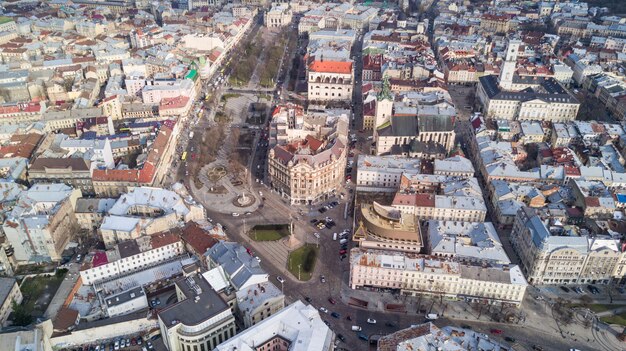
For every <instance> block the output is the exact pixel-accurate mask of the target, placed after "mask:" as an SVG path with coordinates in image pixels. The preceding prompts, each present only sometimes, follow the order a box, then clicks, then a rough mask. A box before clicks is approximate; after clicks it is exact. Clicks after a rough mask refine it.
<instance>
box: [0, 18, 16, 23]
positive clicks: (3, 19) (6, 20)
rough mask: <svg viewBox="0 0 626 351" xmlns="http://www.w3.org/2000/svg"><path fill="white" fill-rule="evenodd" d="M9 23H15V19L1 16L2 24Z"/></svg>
mask: <svg viewBox="0 0 626 351" xmlns="http://www.w3.org/2000/svg"><path fill="white" fill-rule="evenodd" d="M8 22H13V18H11V17H7V16H0V24H5V23H8Z"/></svg>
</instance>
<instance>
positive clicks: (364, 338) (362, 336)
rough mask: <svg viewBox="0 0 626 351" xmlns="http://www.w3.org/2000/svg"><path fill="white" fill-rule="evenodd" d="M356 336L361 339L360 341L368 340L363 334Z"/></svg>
mask: <svg viewBox="0 0 626 351" xmlns="http://www.w3.org/2000/svg"><path fill="white" fill-rule="evenodd" d="M357 335H358V337H359V339H361V340H365V341H368V340H369V338H368V337H367V335H365V334H363V333H359V334H357Z"/></svg>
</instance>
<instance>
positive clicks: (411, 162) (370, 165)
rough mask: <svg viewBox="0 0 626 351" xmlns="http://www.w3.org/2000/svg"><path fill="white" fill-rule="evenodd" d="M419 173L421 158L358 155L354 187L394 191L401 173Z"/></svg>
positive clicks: (362, 189)
mask: <svg viewBox="0 0 626 351" xmlns="http://www.w3.org/2000/svg"><path fill="white" fill-rule="evenodd" d="M435 165H437V161H435ZM435 167H436V166H435ZM420 173H421V160H420V159H417V158H402V157H399V156H395V155H394V156H373V155H359V156H358V160H357V176H356V187H357V190H358V191H376V192H378V191H384V192H390V191H396V190H397V189H398V186H399V185H400V179H401V178H402V175H403V174H405V175H413V174H420Z"/></svg>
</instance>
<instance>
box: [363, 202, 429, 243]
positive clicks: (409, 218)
mask: <svg viewBox="0 0 626 351" xmlns="http://www.w3.org/2000/svg"><path fill="white" fill-rule="evenodd" d="M361 225H362V226H363V229H365V233H363V234H365V236H364V237H363V238H361V240H360V244H359V246H361V247H365V248H372V249H381V250H393V251H406V252H420V251H421V249H422V246H423V241H422V237H421V235H420V230H419V222H418V220H417V218H416V217H415V216H414V215H413V214H408V213H403V212H401V211H399V210H398V209H396V208H393V207H390V206H383V205H381V204H379V203H377V202H373V203H371V204H361ZM355 239H356V237H355Z"/></svg>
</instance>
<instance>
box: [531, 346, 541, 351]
mask: <svg viewBox="0 0 626 351" xmlns="http://www.w3.org/2000/svg"><path fill="white" fill-rule="evenodd" d="M533 350H535V351H543V347H541V346H539V345H533Z"/></svg>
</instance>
